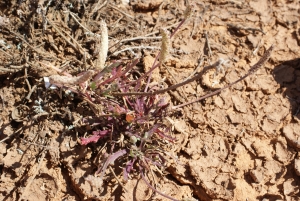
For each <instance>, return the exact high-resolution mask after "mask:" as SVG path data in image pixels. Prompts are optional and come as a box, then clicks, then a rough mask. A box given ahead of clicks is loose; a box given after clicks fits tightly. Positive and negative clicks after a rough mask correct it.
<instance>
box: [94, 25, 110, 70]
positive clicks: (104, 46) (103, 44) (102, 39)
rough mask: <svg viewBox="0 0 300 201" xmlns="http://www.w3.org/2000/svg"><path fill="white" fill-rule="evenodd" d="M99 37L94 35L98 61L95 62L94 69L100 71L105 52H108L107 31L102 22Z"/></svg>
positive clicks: (104, 59) (102, 66) (103, 63)
mask: <svg viewBox="0 0 300 201" xmlns="http://www.w3.org/2000/svg"><path fill="white" fill-rule="evenodd" d="M100 28H101V35H100V36H98V35H95V37H96V40H97V41H96V43H97V45H98V46H99V47H96V48H97V49H96V52H99V53H98V59H97V60H96V69H97V70H102V69H103V68H104V65H105V61H106V57H107V52H108V31H107V26H106V23H105V21H104V20H102V21H101V22H100Z"/></svg>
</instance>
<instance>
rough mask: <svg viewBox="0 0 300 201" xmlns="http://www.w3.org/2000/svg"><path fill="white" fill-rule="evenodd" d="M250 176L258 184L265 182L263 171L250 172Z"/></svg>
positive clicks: (259, 169) (260, 169)
mask: <svg viewBox="0 0 300 201" xmlns="http://www.w3.org/2000/svg"><path fill="white" fill-rule="evenodd" d="M250 176H251V178H252V179H253V180H254V181H255V182H256V183H260V182H262V181H263V180H264V174H263V169H262V168H258V169H256V170H250Z"/></svg>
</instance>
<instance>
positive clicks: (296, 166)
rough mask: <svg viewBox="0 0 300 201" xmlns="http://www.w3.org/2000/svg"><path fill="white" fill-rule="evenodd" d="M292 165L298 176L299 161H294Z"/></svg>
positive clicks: (299, 169) (299, 174) (299, 171)
mask: <svg viewBox="0 0 300 201" xmlns="http://www.w3.org/2000/svg"><path fill="white" fill-rule="evenodd" d="M294 163H295V164H294V168H295V172H296V174H297V175H298V176H300V159H295V162H294Z"/></svg>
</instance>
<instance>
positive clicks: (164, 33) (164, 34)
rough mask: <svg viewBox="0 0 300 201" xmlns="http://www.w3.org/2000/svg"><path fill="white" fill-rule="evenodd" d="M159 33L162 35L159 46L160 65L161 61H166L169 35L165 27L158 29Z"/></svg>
mask: <svg viewBox="0 0 300 201" xmlns="http://www.w3.org/2000/svg"><path fill="white" fill-rule="evenodd" d="M160 33H161V36H162V39H161V47H160V48H161V52H160V55H159V64H160V67H161V66H162V65H163V63H164V62H165V61H166V59H167V57H168V55H169V53H170V37H169V32H168V31H167V30H166V29H160Z"/></svg>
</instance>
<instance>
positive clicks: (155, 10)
mask: <svg viewBox="0 0 300 201" xmlns="http://www.w3.org/2000/svg"><path fill="white" fill-rule="evenodd" d="M185 7H186V6H185V1H184V0H164V1H163V0H155V1H150V0H130V1H125V0H123V1H121V0H114V1H109V3H107V1H102V0H99V1H98V0H82V1H77V0H76V1H75V0H62V1H58V0H53V1H50V0H40V1H31V0H23V1H17V0H3V1H1V2H0V21H1V20H2V23H0V24H1V27H0V46H1V48H0V50H1V51H0V61H1V62H0V65H1V67H0V73H1V75H0V80H1V82H0V97H1V102H0V113H1V116H0V126H1V130H0V141H1V142H0V175H1V179H0V200H31V201H34V200H126V201H127V200H167V199H166V198H164V197H162V196H160V195H158V194H155V193H153V192H152V190H151V189H149V187H148V186H147V185H146V184H145V183H144V182H143V181H142V180H141V179H140V178H139V177H135V176H134V175H133V176H132V178H131V179H130V180H129V181H128V182H127V183H123V184H122V185H123V186H121V185H120V184H119V183H118V181H117V180H116V178H115V177H114V176H113V174H112V172H111V171H107V173H106V176H105V178H104V185H103V186H102V187H101V188H102V189H99V188H100V187H99V188H97V186H91V185H90V183H88V182H87V181H86V180H85V179H84V178H85V177H87V176H88V175H91V174H94V173H95V171H96V170H97V168H98V165H99V164H101V163H103V160H104V155H105V154H104V153H105V152H106V151H107V150H105V149H101V148H102V147H103V146H104V142H98V143H97V144H90V145H88V146H81V145H80V144H78V142H77V137H78V136H83V135H84V134H85V133H88V132H89V131H90V130H91V128H90V127H82V126H80V124H79V123H78V122H79V120H80V119H81V118H82V117H84V116H88V115H90V114H92V111H91V109H90V108H89V106H88V104H87V103H86V102H84V101H82V100H80V99H78V98H77V97H76V96H72V95H63V97H62V98H60V97H59V95H58V93H56V91H50V90H46V89H45V86H44V83H43V80H42V78H43V77H44V76H49V75H52V74H56V72H54V71H53V70H51V69H48V68H45V67H42V66H41V65H40V62H48V63H50V64H51V65H53V66H56V67H62V68H63V67H64V66H66V65H68V66H69V68H68V72H69V73H71V74H78V72H79V71H80V70H82V69H84V62H85V61H84V59H85V58H84V56H83V55H82V52H80V51H78V49H76V48H75V49H74V48H73V47H72V46H70V44H69V43H68V42H67V40H69V41H71V42H72V43H75V42H74V40H76V41H77V43H78V44H80V45H81V47H82V48H83V50H85V51H87V52H88V53H89V54H90V55H93V54H94V53H95V51H96V48H97V46H96V44H95V42H94V41H93V39H92V38H90V37H89V36H88V35H87V34H86V33H85V32H86V30H84V29H83V28H82V27H81V26H79V25H78V23H77V22H76V21H75V20H74V18H72V17H71V16H70V11H71V12H72V13H75V14H76V15H77V16H78V19H79V21H80V22H81V23H82V24H84V25H85V26H86V27H88V28H89V29H90V30H91V31H92V32H93V33H97V32H98V31H99V29H98V27H99V26H98V25H99V24H98V22H99V20H100V19H104V20H105V21H106V23H107V25H108V29H109V33H108V34H109V46H110V47H111V49H110V50H109V59H108V61H107V62H108V63H109V62H110V61H112V60H114V59H120V58H122V59H134V58H138V57H140V58H141V60H140V63H139V65H138V67H139V68H137V69H136V70H137V72H138V71H144V70H146V69H149V68H150V67H151V65H152V63H153V60H154V58H155V56H156V54H157V52H158V49H159V47H160V40H159V39H157V38H153V39H144V40H132V41H127V42H124V43H123V45H122V46H121V47H120V48H119V49H117V48H116V47H117V46H113V45H114V44H116V43H117V42H118V41H120V40H123V39H129V38H133V37H137V36H144V37H158V36H160V34H159V32H158V30H159V28H161V27H167V28H168V29H169V30H172V29H174V24H175V25H176V24H177V23H178V22H179V21H180V19H182V17H183V12H184V10H185ZM194 9H195V12H194V13H193V15H192V16H191V17H190V19H189V20H188V21H187V22H186V23H185V24H184V25H183V27H181V29H180V30H179V32H178V33H176V35H175V36H174V38H173V39H172V44H171V55H170V56H169V58H168V60H167V61H166V63H165V67H162V68H159V69H157V70H156V71H154V72H153V75H152V78H153V82H157V83H162V84H163V85H164V86H170V85H171V84H175V83H178V82H179V81H181V80H184V79H185V78H187V77H188V76H190V75H191V74H192V73H193V72H195V70H196V71H197V72H200V71H201V69H202V68H203V67H204V66H207V65H210V64H211V63H214V62H216V61H217V60H219V59H220V58H221V59H224V60H228V63H227V64H226V65H225V66H224V72H221V73H220V74H218V75H217V76H214V74H215V70H214V69H211V70H210V71H207V72H205V73H204V75H203V77H202V80H198V81H194V82H192V83H190V84H188V85H185V86H183V87H180V88H179V89H177V90H174V91H170V92H168V93H167V94H166V96H168V97H169V100H170V101H171V103H172V104H173V105H177V104H180V103H184V102H187V101H188V100H192V99H194V98H197V97H200V96H202V95H205V94H206V93H208V92H210V91H212V90H214V89H215V88H219V87H222V86H224V85H226V84H229V83H231V82H233V81H235V80H237V79H238V78H239V77H241V76H242V75H244V74H245V72H247V71H248V69H249V68H250V66H251V65H253V64H255V63H256V62H257V61H258V60H259V58H260V57H261V56H262V55H263V53H264V52H265V50H266V49H267V48H268V47H270V46H271V45H272V44H274V45H275V50H274V51H273V53H272V56H271V58H270V60H269V61H268V62H267V64H266V65H265V66H264V67H263V68H261V69H260V70H259V71H258V72H257V73H256V74H255V75H252V76H251V77H248V78H246V79H245V80H244V81H242V82H239V83H238V84H236V85H234V86H233V87H231V88H229V89H226V90H224V91H222V92H221V93H220V94H218V95H216V96H213V97H210V98H207V99H205V100H204V101H201V102H197V103H194V104H192V105H189V106H186V107H184V108H183V109H182V110H181V113H180V114H179V115H177V116H170V117H169V118H170V122H172V124H173V135H174V136H175V137H176V139H177V142H176V143H175V144H174V145H172V148H173V149H172V150H170V152H171V151H172V152H173V153H174V155H176V156H177V158H178V163H176V162H175V161H170V162H169V164H168V167H167V169H166V171H165V172H164V174H163V175H161V174H156V187H157V189H158V190H160V191H161V192H164V193H165V194H167V195H169V196H172V197H174V198H176V199H178V200H184V199H185V200H187V199H186V198H194V199H197V200H205V201H208V200H248V201H250V200H264V201H267V200H295V201H296V200H299V199H300V198H299V197H300V192H299V186H300V155H299V151H300V124H299V123H300V112H299V111H300V22H299V19H300V2H299V1H296V0H292V1H290V0H259V1H258V0H256V1H255V0H239V1H238V0H203V1H195V2H194ZM45 17H47V19H49V20H51V24H52V25H50V24H49V23H45ZM53 24H54V25H53ZM44 26H46V28H45V27H44ZM55 26H56V27H58V28H59V30H61V33H63V35H65V36H66V38H63V37H62V35H61V34H60V33H58V31H57V30H58V29H57V28H55ZM70 37H72V38H73V39H74V40H73V39H72V40H71V38H70ZM132 47H140V48H136V49H132V51H123V52H122V51H121V52H119V53H117V54H116V53H115V52H117V51H119V50H122V49H125V48H132ZM197 67H198V68H197ZM162 80H163V81H164V82H162ZM33 87H35V90H32V91H33V93H32V94H29V92H30V91H31V89H32V88H33ZM37 110H42V111H45V112H46V114H44V115H40V116H37V113H36V112H37ZM121 165H122V164H118V163H116V164H114V165H113V166H114V170H115V174H116V175H117V177H118V178H119V180H121V181H122V170H121V168H120V166H121Z"/></svg>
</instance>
